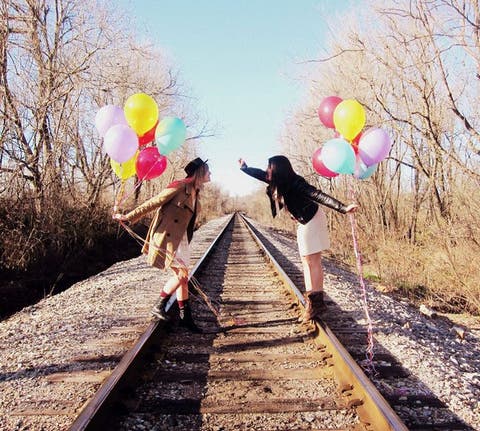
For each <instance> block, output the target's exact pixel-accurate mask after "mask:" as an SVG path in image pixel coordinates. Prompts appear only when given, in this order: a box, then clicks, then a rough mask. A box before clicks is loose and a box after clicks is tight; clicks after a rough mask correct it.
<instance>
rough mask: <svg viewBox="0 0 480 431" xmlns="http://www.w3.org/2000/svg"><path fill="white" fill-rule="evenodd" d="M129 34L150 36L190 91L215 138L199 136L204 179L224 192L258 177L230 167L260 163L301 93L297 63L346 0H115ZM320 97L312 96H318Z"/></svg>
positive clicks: (310, 53) (312, 53)
mask: <svg viewBox="0 0 480 431" xmlns="http://www.w3.org/2000/svg"><path fill="white" fill-rule="evenodd" d="M121 4H123V5H124V7H125V8H126V9H127V10H128V14H129V15H130V16H132V17H134V18H135V22H136V25H137V26H139V28H137V31H138V33H139V34H142V29H145V34H146V35H147V36H148V38H149V39H150V40H153V41H156V42H157V41H158V44H159V46H160V47H162V48H163V49H164V50H166V51H167V53H168V54H169V57H170V58H171V59H172V60H173V61H174V66H175V67H176V68H177V69H178V70H179V71H180V75H181V78H182V80H183V81H184V82H185V83H186V85H188V87H189V88H190V89H191V90H192V92H193V96H194V102H193V103H194V104H195V105H196V106H195V107H196V109H197V110H198V111H199V112H201V113H202V115H203V116H204V117H207V118H208V119H209V122H210V124H212V125H217V126H218V128H217V129H216V132H217V136H215V137H214V138H208V139H206V140H204V142H203V144H202V146H201V147H200V150H199V151H200V156H201V157H203V158H208V159H209V164H210V168H211V171H212V181H214V182H218V183H220V184H221V185H222V187H223V188H224V189H225V190H226V191H228V192H229V193H231V194H232V195H240V196H241V195H245V194H247V193H250V192H251V191H253V190H255V189H256V188H258V187H259V185H258V182H256V181H255V180H253V179H251V178H249V177H248V176H246V175H245V174H243V173H241V172H240V171H239V170H238V164H237V160H238V158H239V157H243V158H244V159H245V160H246V161H247V163H248V164H249V165H251V166H257V167H265V166H266V162H267V158H268V157H270V156H272V155H274V154H278V153H279V152H280V151H281V150H280V147H279V144H278V137H279V135H280V133H281V131H282V128H283V124H284V122H285V120H286V119H287V118H288V115H289V113H290V112H291V111H292V110H293V109H294V107H295V106H297V105H298V104H300V103H301V100H302V98H303V97H304V96H305V90H306V89H305V88H304V85H305V84H302V83H300V82H299V80H298V78H299V76H300V74H301V73H302V72H303V71H304V68H305V65H301V64H299V63H300V62H301V61H303V60H307V59H312V58H315V57H316V56H318V54H319V52H320V50H321V46H322V43H323V40H324V37H325V33H324V32H325V28H326V23H327V22H328V20H329V17H330V16H331V14H332V13H341V11H342V8H344V7H347V6H346V5H347V4H348V0H338V1H335V2H332V1H327V0H324V1H319V0H244V1H241V0H237V1H233V0H175V1H169V2H166V1H163V0H158V1H154V0H122V2H121ZM321 97H323V95H320V96H319V100H321Z"/></svg>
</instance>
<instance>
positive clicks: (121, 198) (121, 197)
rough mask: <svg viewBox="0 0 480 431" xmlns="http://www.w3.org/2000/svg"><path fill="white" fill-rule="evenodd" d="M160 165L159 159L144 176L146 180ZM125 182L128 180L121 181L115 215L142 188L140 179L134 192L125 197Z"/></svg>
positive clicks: (135, 185)
mask: <svg viewBox="0 0 480 431" xmlns="http://www.w3.org/2000/svg"><path fill="white" fill-rule="evenodd" d="M157 163H158V159H157V160H155V162H154V163H152V166H150V168H149V169H148V171H147V172H146V173H145V174H144V176H143V177H144V178H147V177H148V175H149V174H150V172H151V170H152V169H153V168H154V167H155V165H156V164H157ZM125 181H126V180H121V185H120V190H119V192H118V194H117V197H116V198H115V203H114V207H113V213H114V214H115V213H117V212H118V210H119V209H120V207H121V206H122V205H123V204H124V203H125V202H126V201H127V199H129V198H130V197H131V196H132V195H133V194H134V193H135V191H136V190H137V189H138V188H139V187H140V186H141V184H142V182H143V180H141V179H139V180H138V181H137V182H135V183H134V185H133V188H132V190H131V191H130V193H127V194H126V195H125Z"/></svg>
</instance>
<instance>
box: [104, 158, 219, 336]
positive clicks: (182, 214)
mask: <svg viewBox="0 0 480 431" xmlns="http://www.w3.org/2000/svg"><path fill="white" fill-rule="evenodd" d="M185 172H186V173H187V176H186V178H184V179H182V180H178V181H174V182H173V183H171V184H170V185H169V186H167V188H165V189H164V190H162V191H161V192H160V193H159V194H158V195H157V196H154V197H153V198H151V199H149V200H148V201H146V202H144V203H143V204H142V205H140V206H138V207H137V208H135V209H134V210H132V211H130V212H129V213H128V214H125V215H123V214H115V215H114V216H113V218H114V219H116V220H121V221H126V222H131V223H132V222H135V221H137V220H139V219H140V218H142V217H143V216H144V215H146V214H147V213H149V212H151V211H153V210H156V212H155V216H154V217H153V220H152V222H151V224H150V227H149V229H148V233H147V237H146V241H145V245H144V246H143V248H142V252H143V253H144V254H146V255H147V262H148V263H149V265H151V266H155V267H157V268H160V269H163V270H165V269H167V268H171V269H172V271H173V272H174V275H173V276H172V277H171V278H170V279H169V280H168V281H167V283H166V284H165V286H164V288H163V290H162V293H161V295H160V299H159V301H158V302H157V303H156V304H155V305H154V306H153V309H152V314H153V315H154V316H155V317H157V318H159V319H162V320H168V316H167V314H166V310H165V307H166V305H167V302H168V300H169V298H170V296H171V295H172V294H173V293H174V292H176V295H177V301H178V307H179V309H180V322H181V324H182V325H183V326H185V327H187V328H188V329H190V330H191V331H193V332H201V330H200V329H199V328H198V327H197V326H196V325H195V322H194V321H193V319H192V313H191V309H190V306H189V303H188V265H189V260H190V249H189V243H190V241H191V239H192V236H193V229H194V226H195V218H196V215H197V213H198V211H199V209H200V205H199V202H198V197H199V192H200V189H201V187H202V186H203V184H204V183H206V182H208V181H210V171H209V168H208V165H207V163H206V161H203V160H202V159H201V158H199V157H197V158H196V159H194V160H192V161H191V162H189V163H188V164H187V166H185Z"/></svg>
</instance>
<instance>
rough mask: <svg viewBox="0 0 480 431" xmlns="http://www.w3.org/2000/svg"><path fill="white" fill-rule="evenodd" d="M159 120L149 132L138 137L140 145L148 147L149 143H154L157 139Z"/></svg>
mask: <svg viewBox="0 0 480 431" xmlns="http://www.w3.org/2000/svg"><path fill="white" fill-rule="evenodd" d="M157 124H158V120H157V122H156V123H155V126H153V127H152V128H151V129H150V130H149V131H148V132H145V133H144V134H143V135H142V136H139V137H138V145H139V146H140V145H146V144H148V143H149V142H152V141H153V139H154V138H155V129H156V128H157Z"/></svg>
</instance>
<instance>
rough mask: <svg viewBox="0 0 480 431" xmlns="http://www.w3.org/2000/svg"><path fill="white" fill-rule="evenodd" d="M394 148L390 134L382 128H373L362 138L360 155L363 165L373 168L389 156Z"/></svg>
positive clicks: (359, 145)
mask: <svg viewBox="0 0 480 431" xmlns="http://www.w3.org/2000/svg"><path fill="white" fill-rule="evenodd" d="M390 148H392V141H391V140H390V136H388V133H387V132H386V131H385V130H383V129H380V128H377V127H372V128H371V129H368V130H367V131H366V132H365V133H363V134H362V136H361V137H360V141H359V143H358V155H359V156H360V158H361V159H362V161H363V163H365V165H367V166H372V165H374V164H376V163H379V162H381V161H382V160H383V159H384V158H385V157H387V156H388V153H389V152H390Z"/></svg>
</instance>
